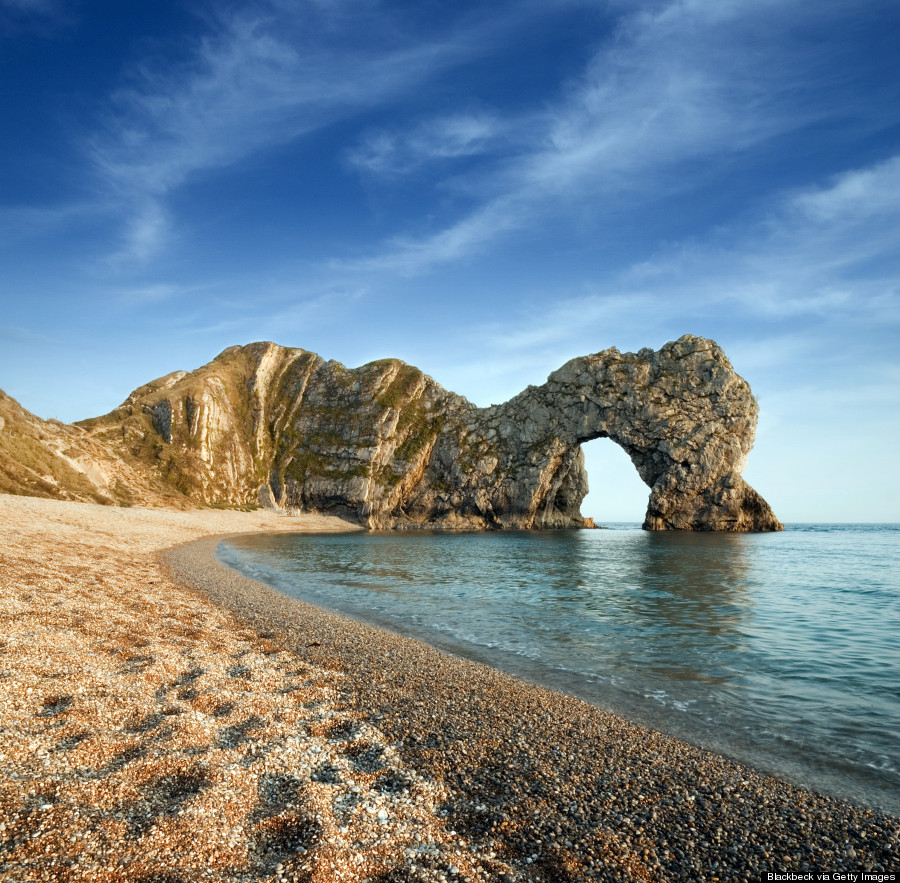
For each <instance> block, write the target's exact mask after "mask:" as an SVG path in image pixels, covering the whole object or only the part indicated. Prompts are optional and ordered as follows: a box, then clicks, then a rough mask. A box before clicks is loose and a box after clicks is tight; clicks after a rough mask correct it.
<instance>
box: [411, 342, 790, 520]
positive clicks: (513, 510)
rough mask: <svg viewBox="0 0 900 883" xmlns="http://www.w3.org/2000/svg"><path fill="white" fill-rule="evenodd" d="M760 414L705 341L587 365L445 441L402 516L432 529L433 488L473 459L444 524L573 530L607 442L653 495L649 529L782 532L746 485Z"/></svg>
mask: <svg viewBox="0 0 900 883" xmlns="http://www.w3.org/2000/svg"><path fill="white" fill-rule="evenodd" d="M757 412H758V406H757V404H756V400H755V399H754V398H753V396H752V394H751V392H750V387H749V384H747V382H746V381H745V380H743V379H742V378H741V377H739V376H738V375H737V374H735V372H734V371H733V369H732V368H731V365H730V364H729V362H728V360H727V359H726V357H725V355H724V353H723V352H722V350H721V349H720V348H719V347H718V346H717V345H716V344H715V343H713V342H712V341H709V340H704V339H702V338H697V337H691V336H687V335H686V336H684V337H682V338H681V339H679V340H678V341H675V342H673V343H669V344H666V345H665V346H664V347H663V348H662V349H661V350H659V352H654V351H653V350H650V349H644V350H641V351H640V352H638V353H636V354H633V353H624V354H623V353H619V351H618V350H616V349H609V350H605V351H603V352H600V353H596V354H594V355H590V356H583V357H581V358H577V359H573V360H571V361H570V362H568V363H566V364H565V365H563V367H562V368H560V369H559V370H557V371H555V372H553V374H551V375H550V377H549V378H548V380H547V382H546V383H545V384H543V385H542V386H539V387H529V388H528V389H526V390H525V391H524V392H522V393H520V394H519V395H518V396H516V397H515V398H513V399H511V400H510V401H508V402H506V403H504V404H502V405H497V406H493V407H491V408H485V409H478V410H474V411H473V412H472V413H471V415H470V417H469V420H468V422H467V423H466V425H465V427H464V429H465V434H464V435H463V434H461V433H459V432H457V433H456V434H455V437H454V434H450V436H449V437H446V436H445V437H442V438H441V439H440V440H439V441H440V442H441V443H443V445H444V451H443V452H442V451H440V449H439V450H438V455H440V454H441V453H443V457H441V456H437V457H436V458H435V459H436V462H437V463H438V464H439V466H438V468H437V469H431V468H429V469H427V470H426V472H425V475H424V479H425V480H424V481H423V482H422V485H421V486H422V491H421V501H419V500H417V499H416V497H415V495H411V499H410V500H409V501H408V503H407V507H406V510H405V513H404V514H405V515H406V516H407V517H408V518H412V520H413V521H417V520H418V517H417V516H420V517H421V516H424V517H425V518H428V517H429V516H427V515H426V512H428V511H429V510H430V511H431V512H432V513H433V512H434V503H433V499H432V497H431V495H430V494H429V493H428V491H427V490H426V488H427V487H428V486H430V485H434V484H435V481H436V479H438V475H439V473H440V472H441V471H446V469H447V468H448V466H450V468H451V473H453V470H452V462H453V461H454V460H456V461H457V462H460V461H462V460H464V458H465V455H464V453H463V452H464V451H465V450H466V449H469V450H472V449H474V450H476V451H480V452H483V456H482V457H480V458H478V459H476V460H475V462H474V463H473V465H472V466H471V467H470V468H469V469H468V470H458V471H456V472H455V474H453V477H454V479H455V481H454V485H455V486H457V487H458V488H459V489H460V490H459V491H458V492H457V497H458V499H456V500H454V501H453V503H454V505H453V506H451V507H450V509H449V510H448V511H447V513H446V516H445V517H447V518H453V514H452V513H453V512H458V513H460V514H461V515H462V516H465V515H467V514H470V517H472V518H474V520H476V521H477V520H478V518H479V516H480V517H482V518H486V519H488V520H489V521H490V522H491V523H493V524H495V525H496V526H498V527H506V528H508V527H520V528H522V527H524V528H547V527H571V526H578V525H580V524H581V523H582V521H583V519H582V515H581V512H580V504H581V500H582V499H583V498H584V496H585V494H586V493H587V476H586V473H585V470H584V458H583V453H582V450H581V445H582V444H583V443H585V442H588V441H591V440H593V439H596V438H609V439H611V440H612V441H613V442H615V443H616V444H618V445H619V446H621V447H622V448H623V449H624V450H625V452H626V453H627V454H628V456H629V457H630V459H631V462H632V463H633V464H634V466H635V468H636V469H637V471H638V474H639V475H640V477H641V479H642V480H643V481H644V483H645V484H647V485H648V486H649V487H650V489H651V492H650V499H649V503H648V507H647V514H646V517H645V521H644V527H645V528H647V529H650V530H673V529H676V530H730V531H748V530H780V529H781V524H780V523H779V522H778V520H777V519H776V518H775V516H774V515H773V514H772V512H771V509H770V508H769V506H768V504H767V503H766V502H765V501H764V500H763V499H762V498H761V497H760V496H759V495H758V494H757V493H756V491H754V490H753V489H752V488H751V487H750V486H749V485H747V484H746V483H745V482H744V481H743V479H742V478H741V470H742V469H743V467H744V462H745V460H746V456H747V454H748V453H749V451H750V448H751V447H752V444H753V436H754V431H755V428H756V418H757ZM470 459H471V458H470ZM495 461H496V462H495Z"/></svg>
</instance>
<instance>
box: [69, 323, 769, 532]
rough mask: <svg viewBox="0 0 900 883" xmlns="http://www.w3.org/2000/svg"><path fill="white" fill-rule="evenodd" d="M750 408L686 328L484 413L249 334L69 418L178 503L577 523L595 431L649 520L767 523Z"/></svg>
mask: <svg viewBox="0 0 900 883" xmlns="http://www.w3.org/2000/svg"><path fill="white" fill-rule="evenodd" d="M756 417H757V404H756V401H755V399H754V398H753V396H752V394H751V392H750V387H749V385H748V384H747V383H746V381H744V380H743V379H742V378H740V377H739V376H738V375H737V374H736V373H735V372H734V371H733V369H732V368H731V365H730V364H729V362H728V360H727V358H726V357H725V355H724V353H723V352H722V350H721V349H720V348H719V347H718V346H717V345H716V344H715V343H714V342H712V341H709V340H704V339H702V338H697V337H691V336H689V335H686V336H684V337H682V338H680V339H679V340H678V341H675V342H673V343H668V344H666V345H665V346H664V347H662V349H660V350H659V351H658V352H654V351H653V350H649V349H645V350H641V351H640V352H638V353H620V352H619V351H618V350H616V349H609V350H604V351H603V352H600V353H596V354H594V355H590V356H584V357H581V358H577V359H573V360H572V361H570V362H568V363H567V364H565V365H564V366H563V367H562V368H560V369H559V370H558V371H555V372H554V373H553V374H551V375H550V377H549V379H548V381H547V382H546V383H545V384H543V385H542V386H539V387H529V388H528V389H526V390H525V391H524V392H522V393H520V394H519V395H518V396H516V397H515V398H513V399H511V400H510V401H508V402H506V403H504V404H502V405H495V406H492V407H490V408H478V407H476V406H475V405H473V404H472V403H471V402H469V401H467V400H466V399H464V398H463V397H461V396H458V395H456V394H454V393H451V392H448V391H447V390H445V389H443V388H442V387H441V386H439V385H438V384H437V383H435V382H434V381H433V380H432V379H431V378H430V377H428V376H426V375H424V374H423V373H422V372H421V371H419V370H418V369H417V368H414V367H412V366H410V365H406V364H404V363H403V362H400V361H399V360H396V359H386V360H382V361H378V362H372V363H369V364H368V365H364V366H362V367H360V368H355V369H347V368H345V367H344V366H343V365H341V364H339V363H337V362H333V361H332V362H326V361H325V360H324V359H322V358H321V357H319V356H317V355H316V354H314V353H310V352H307V351H305V350H302V349H290V348H285V347H281V346H277V345H276V344H273V343H255V344H250V345H248V346H244V347H231V348H229V349H227V350H225V351H224V352H223V353H222V354H221V355H220V356H218V357H217V358H216V359H214V360H213V361H212V362H210V363H209V364H208V365H205V366H204V367H202V368H200V369H197V370H196V371H193V372H191V373H189V374H185V373H183V372H177V373H175V374H170V375H168V376H166V377H164V378H161V379H160V380H157V381H154V382H153V383H151V384H148V385H146V386H144V387H141V388H140V389H138V390H136V391H135V392H134V393H132V395H131V396H129V398H128V399H127V400H126V401H125V402H124V403H123V405H122V406H120V407H119V408H117V409H116V410H115V411H113V412H111V413H110V414H108V415H106V416H105V417H101V418H96V419H94V420H89V421H83V422H82V423H81V424H79V425H80V426H81V427H82V428H83V429H84V430H85V431H86V432H87V433H88V434H89V436H90V438H91V440H93V441H94V442H96V443H97V444H101V445H103V446H105V447H106V448H108V449H111V450H113V451H115V452H116V454H117V456H118V457H120V458H121V460H122V462H124V463H126V464H128V465H129V466H130V467H131V468H133V469H134V470H135V471H136V472H141V471H142V470H143V472H142V474H147V473H149V474H150V475H151V476H152V477H153V478H154V480H159V479H160V478H161V479H162V480H164V482H165V484H166V485H167V486H168V487H170V488H173V489H176V490H177V491H178V492H180V493H181V494H183V495H184V496H185V497H187V498H189V499H191V500H194V501H197V502H200V503H205V504H225V505H248V504H252V503H255V502H256V501H257V500H259V501H260V502H262V503H263V504H264V505H268V506H272V507H276V508H280V509H282V510H284V511H322V512H329V513H332V514H337V515H341V516H343V517H347V518H351V519H353V520H356V521H359V522H360V523H363V524H365V525H367V526H369V527H372V528H417V527H423V528H432V527H437V528H453V529H459V528H474V529H484V528H558V527H578V526H581V525H582V524H583V518H582V516H581V512H580V504H581V501H582V499H583V498H584V496H585V494H586V493H587V476H586V473H585V469H584V459H583V454H582V451H581V444H583V443H584V442H586V441H589V440H591V439H594V438H600V437H608V438H611V439H612V440H613V441H615V442H616V443H617V444H619V445H621V446H622V447H623V448H624V449H625V450H626V451H627V453H628V455H629V456H630V458H631V460H632V462H633V463H634V465H635V468H636V469H637V471H638V473H639V475H640V476H641V478H642V479H643V480H644V482H645V483H646V484H647V485H648V486H649V487H650V489H651V492H650V500H649V504H648V508H647V516H646V520H645V523H644V526H645V527H646V528H648V529H651V530H670V529H680V530H731V531H750V530H780V529H781V524H780V523H779V522H778V520H777V519H776V518H775V516H774V515H773V513H772V511H771V509H770V508H769V506H768V504H767V503H766V502H765V501H764V500H763V499H762V497H760V496H759V495H758V494H757V493H756V492H755V491H754V490H753V489H752V488H751V487H749V485H747V484H746V483H745V482H744V481H743V479H742V478H741V470H742V469H743V466H744V461H745V459H746V456H747V454H748V452H749V451H750V448H751V446H752V442H753V435H754V431H755V427H756ZM149 480H150V479H145V481H149Z"/></svg>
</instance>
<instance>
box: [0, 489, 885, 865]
mask: <svg viewBox="0 0 900 883" xmlns="http://www.w3.org/2000/svg"><path fill="white" fill-rule="evenodd" d="M349 529H352V526H351V525H348V524H346V523H344V522H341V521H340V520H338V519H327V518H323V517H321V516H301V517H297V518H284V517H277V516H275V515H273V514H271V513H266V512H227V511H212V510H200V511H188V512H186V511H172V510H162V509H138V508H135V509H124V508H113V507H105V506H100V505H96V504H88V503H74V502H58V501H52V500H45V499H37V498H32V497H16V496H9V495H0V618H2V622H3V629H2V634H0V684H2V689H0V835H2V836H0V878H2V879H10V880H48V879H49V880H62V879H65V880H67V881H70V883H76V881H77V883H151V881H156V883H159V881H160V880H163V879H165V880H167V881H170V883H176V881H177V883H187V881H191V883H193V881H211V883H237V881H242V883H257V881H258V883H262V881H267V883H282V881H296V883H342V881H346V883H416V881H423V883H510V881H512V883H568V881H582V880H583V881H589V880H615V881H632V880H641V881H660V883H662V881H675V880H678V881H680V880H697V881H701V880H702V881H709V880H714V879H719V880H723V881H724V880H756V879H766V876H765V874H767V873H772V872H775V873H785V872H788V871H790V872H792V873H799V872H803V871H804V870H805V869H807V868H809V869H811V870H819V869H827V870H830V871H836V870H841V871H860V870H864V869H870V870H872V871H876V872H879V871H891V870H895V869H896V867H897V863H896V860H897V856H898V850H900V841H898V831H900V828H898V824H900V820H898V819H897V818H894V817H891V816H888V815H884V814H880V813H877V812H875V811H873V810H870V809H866V808H865V807H859V806H854V805H851V804H848V803H844V802H841V801H838V800H834V799H831V798H828V797H822V796H820V795H817V794H813V793H810V792H807V791H803V790H801V789H799V788H796V787H793V786H791V785H788V784H785V783H784V782H780V781H778V780H776V779H772V778H767V777H765V776H761V775H759V774H757V773H754V772H752V771H750V770H748V769H746V768H744V767H742V766H741V765H740V764H736V763H732V762H729V761H727V760H724V759H722V758H721V757H717V756H715V755H714V754H710V753H707V752H704V751H701V750H699V749H696V748H692V747H690V746H688V745H685V744H683V743H681V742H679V741H677V740H675V739H672V738H668V737H666V736H663V735H661V734H659V733H654V732H652V731H649V730H646V729H642V728H641V727H638V726H634V725H632V724H629V723H627V722H626V721H624V720H621V719H620V718H617V717H615V716H614V715H611V714H608V713H605V712H603V711H600V710H599V709H596V708H594V707H593V706H590V705H587V704H585V703H583V702H580V701H578V700H576V699H572V698H569V697H567V696H564V695H561V694H559V693H553V692H551V691H549V690H546V689H542V688H540V687H535V686H531V685H529V684H527V683H524V682H522V681H519V680H516V679H515V678H513V677H511V676H509V675H505V674H502V673H501V672H498V671H495V670H493V669H490V668H487V667H485V666H482V665H479V664H477V663H472V662H467V661H465V660H461V659H457V658H455V657H453V656H450V655H448V654H445V653H442V652H439V651H437V650H434V649H432V648H430V647H428V646H426V645H424V644H421V643H419V642H417V641H415V640H411V639H407V638H402V637H398V636H396V635H393V634H390V633H388V632H384V631H382V630H380V629H377V628H375V627H372V626H367V625H363V624H361V623H357V622H354V621H352V620H348V619H344V618H341V617H339V616H337V615H334V614H331V613H328V612H326V611H323V610H320V609H317V608H315V607H310V606H309V605H305V604H301V603H298V602H296V601H292V600H290V599H288V598H286V597H284V596H282V595H280V594H278V593H277V592H275V591H274V590H272V589H269V588H267V587H265V586H263V585H261V584H259V583H256V582H253V581H252V580H249V579H246V578H244V577H242V576H241V575H240V574H238V573H237V572H236V571H234V570H231V569H229V568H227V567H226V566H225V565H223V564H221V563H220V562H219V561H218V560H217V559H216V557H215V550H216V547H217V545H218V543H219V541H220V540H219V537H220V536H223V535H238V534H244V533H247V532H260V531H270V532H293V531H301V530H302V531H304V532H306V531H324V530H328V531H333V530H349ZM204 538H206V539H204ZM195 540H200V542H190V541H195ZM185 543H188V545H184V544H185ZM163 559H164V562H163Z"/></svg>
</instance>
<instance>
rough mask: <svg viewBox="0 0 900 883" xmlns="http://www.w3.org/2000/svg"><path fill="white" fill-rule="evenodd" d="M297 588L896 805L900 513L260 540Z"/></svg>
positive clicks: (283, 577)
mask: <svg viewBox="0 0 900 883" xmlns="http://www.w3.org/2000/svg"><path fill="white" fill-rule="evenodd" d="M219 553H220V556H221V557H222V559H223V560H224V561H225V562H226V563H228V564H230V565H232V566H234V567H236V568H237V569H238V570H241V571H242V572H244V573H246V574H248V575H249V576H252V577H254V578H255V579H258V580H260V581H262V582H265V583H268V584H269V585H271V586H273V587H274V588H276V589H279V590H280V591H282V592H284V593H286V594H288V595H291V596H293V597H297V598H301V599H303V600H306V601H310V602H312V603H313V604H317V605H319V606H321V607H326V608H329V609H332V610H337V611H340V612H342V613H345V614H349V615H351V616H353V617H356V618H359V619H363V620H366V621H369V622H374V623H376V624H379V625H382V626H385V627H387V628H390V629H393V630H394V631H398V632H401V633H403V634H407V635H412V636H415V637H417V638H420V639H422V640H424V641H426V642H428V643H430V644H433V645H435V646H439V647H441V648H444V649H447V650H451V651H452V652H454V653H457V654H458V655H461V656H466V657H469V658H472V659H476V660H479V661H482V662H487V663H488V664H490V665H492V666H494V667H496V668H500V669H503V670H505V671H508V672H510V673H512V674H515V675H518V676H520V677H524V678H526V679H528V680H531V681H535V682H538V683H542V684H545V685H547V686H550V687H553V688H555V689H561V690H564V691H566V692H569V693H572V694H575V695H577V696H580V697H582V698H584V699H586V700H588V701H590V702H592V703H594V704H596V705H599V706H601V707H603V708H607V709H609V710H611V711H615V712H618V713H620V714H622V715H624V716H626V717H628V718H630V719H631V720H635V721H638V722H641V723H644V724H647V725H649V726H652V727H654V728H655V729H658V730H661V731H663V732H666V733H669V734H671V735H675V736H678V737H680V738H683V739H685V740H687V741H690V742H693V743H694V744H698V745H702V746H704V747H707V748H710V749H713V750H715V751H718V752H720V753H722V754H725V755H727V756H729V757H732V758H735V759H738V760H741V761H744V762H746V763H748V764H750V765H751V766H754V767H756V768H757V769H760V770H762V771H763V772H768V773H773V774H776V775H779V776H781V777H783V778H787V779H788V780H790V781H794V782H796V783H798V784H801V785H806V786H808V787H812V788H816V789H818V790H823V791H827V792H830V793H833V794H837V795H838V796H841V797H844V798H847V799H851V800H855V801H858V802H864V803H869V804H871V805H873V806H876V807H881V808H883V809H887V810H889V811H891V812H895V813H900V643H898V636H900V525H835V524H808V525H800V524H798V525H789V526H788V527H787V528H786V530H785V531H784V533H778V534H715V533H713V534H700V533H687V534H683V533H648V532H645V531H642V530H640V529H639V527H638V526H637V525H615V526H614V527H613V528H612V529H610V530H596V531H561V532H516V533H461V534H460V533H413V534H411V533H405V532H404V533H363V532H359V533H346V534H325V535H322V534H318V535H297V534H291V535H278V536H252V537H241V538H238V539H230V540H228V541H227V542H223V543H222V544H221V545H220V549H219Z"/></svg>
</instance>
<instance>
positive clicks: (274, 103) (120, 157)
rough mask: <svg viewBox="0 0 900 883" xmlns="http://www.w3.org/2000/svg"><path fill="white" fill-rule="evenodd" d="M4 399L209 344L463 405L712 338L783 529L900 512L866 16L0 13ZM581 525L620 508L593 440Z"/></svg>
mask: <svg viewBox="0 0 900 883" xmlns="http://www.w3.org/2000/svg"><path fill="white" fill-rule="evenodd" d="M0 108H2V120H3V125H2V126H0V298H2V307H3V309H2V312H0V387H2V388H4V389H5V390H6V391H7V392H8V393H9V394H11V395H13V396H15V397H16V398H18V399H19V400H20V401H21V402H22V404H24V405H25V406H26V407H27V408H29V409H31V410H33V411H34V412H35V413H37V414H39V415H40V416H43V417H57V418H59V419H63V420H67V421H69V420H76V419H80V418H83V417H88V416H93V415H96V414H99V413H104V412H106V411H108V410H110V409H111V408H113V407H115V406H116V405H117V404H118V403H119V402H120V401H121V400H122V399H124V397H125V396H126V395H127V394H128V392H130V390H131V389H133V388H134V387H136V386H138V385H140V384H141V383H144V382H146V381H147V380H149V379H151V378H153V377H157V376H159V375H161V374H164V373H168V372H169V371H172V370H175V369H177V368H184V369H191V368H194V367H197V366H199V365H201V364H203V363H204V362H206V361H208V360H209V359H211V358H212V357H213V356H215V355H216V354H217V353H218V352H219V351H220V350H222V349H223V348H225V347H226V346H230V345H232V344H235V343H247V342H250V341H253V340H262V339H268V340H274V341H276V342H278V343H281V344H284V345H287V346H300V347H304V348H306V349H310V350H314V351H316V352H318V353H320V354H321V355H323V356H324V357H326V358H334V359H338V360H340V361H342V362H344V363H345V364H347V365H350V366H355V365H359V364H362V363H364V362H366V361H369V360H371V359H375V358H382V357H385V356H396V357H399V358H402V359H404V360H406V361H407V362H410V363H412V364H415V365H417V366H419V367H421V368H422V369H423V370H425V371H426V372H427V373H429V374H431V375H432V376H433V377H434V378H435V379H436V380H438V382H440V383H442V384H443V385H444V386H446V387H448V388H450V389H453V390H455V391H457V392H460V393H462V394H464V395H466V396H468V397H469V398H470V399H472V400H473V401H475V402H477V403H478V404H482V405H487V404H490V403H491V402H499V401H503V400H505V399H506V398H508V397H510V396H511V395H513V394H515V393H516V392H518V391H519V390H520V389H522V388H523V387H524V386H526V385H527V384H529V383H541V382H543V380H544V379H545V378H546V376H547V374H548V373H549V372H550V371H552V370H553V369H555V368H556V367H558V366H559V365H561V364H562V363H563V362H565V361H566V360H567V359H569V358H571V357H573V356H576V355H582V354H585V353H588V352H596V351H597V350H600V349H605V348H606V347H609V346H617V347H619V348H620V349H621V350H635V349H639V348H641V347H643V346H651V347H654V348H657V347H659V346H661V345H662V344H663V343H665V342H666V341H667V340H671V339H674V338H677V337H679V336H680V335H682V334H684V333H686V332H689V333H692V334H698V335H703V336H707V337H711V338H713V339H715V340H716V341H718V343H720V344H721V345H722V346H723V347H724V349H725V351H726V353H727V354H728V355H729V357H730V359H731V361H732V363H733V364H734V366H735V368H736V370H737V371H738V372H739V373H740V374H742V375H743V376H744V377H746V378H747V379H748V380H749V381H750V383H751V386H752V387H753V389H754V392H755V393H756V395H757V397H758V398H759V400H760V406H761V418H760V425H759V430H758V433H757V443H756V448H755V450H754V451H753V452H752V453H751V455H750V458H749V462H748V466H747V469H746V472H745V476H746V477H747V479H748V480H749V481H750V482H751V484H753V485H754V486H755V487H756V488H757V489H758V490H759V491H760V492H761V493H762V494H763V495H764V496H765V497H766V498H767V499H768V500H769V501H770V503H771V504H772V506H773V508H774V509H775V511H776V513H777V514H778V515H779V516H780V517H781V518H782V519H784V520H787V521H815V520H831V521H841V520H847V521H879V520H890V521H900V503H898V501H900V480H898V477H897V469H896V468H895V466H894V460H895V458H896V456H897V453H898V443H897V438H898V435H900V393H898V389H900V345H898V344H900V335H898V329H900V5H898V4H897V3H896V0H819V2H816V3H809V2H805V0H804V2H800V0H796V2H795V0H681V2H667V0H648V2H642V0H629V2H624V0H605V2H579V0H540V2H538V0H520V2H504V0H495V2H492V3H484V2H482V3H466V2H461V3H460V2H458V3H454V4H448V3H445V2H440V3H439V2H431V0H419V2H396V3H391V2H379V0H290V2H289V0H257V2H235V3H227V2H224V3H223V2H216V3H212V2H201V0H197V2H190V0H189V2H180V3H176V2H166V0H156V2H154V3H152V4H151V3H145V2H142V0H134V2H130V3H127V4H126V3H121V2H118V0H117V2H112V0H108V2H107V0H95V2H86V0H0ZM587 453H588V468H589V475H590V478H591V484H592V493H591V495H590V497H589V498H588V500H587V501H586V503H585V506H584V507H583V508H584V511H585V513H586V514H592V515H594V516H596V517H597V518H598V519H600V520H619V519H624V520H628V519H639V518H640V517H641V516H642V512H643V507H644V504H645V501H646V495H647V490H646V489H645V488H644V487H643V485H641V483H640V481H639V480H638V479H637V477H636V475H635V474H634V472H633V470H632V468H631V467H630V464H629V463H628V461H627V458H625V456H624V454H622V452H621V451H619V450H618V449H617V448H615V446H614V445H612V444H611V443H610V442H608V441H606V442H603V441H596V442H592V443H591V444H590V445H589V446H587Z"/></svg>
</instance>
